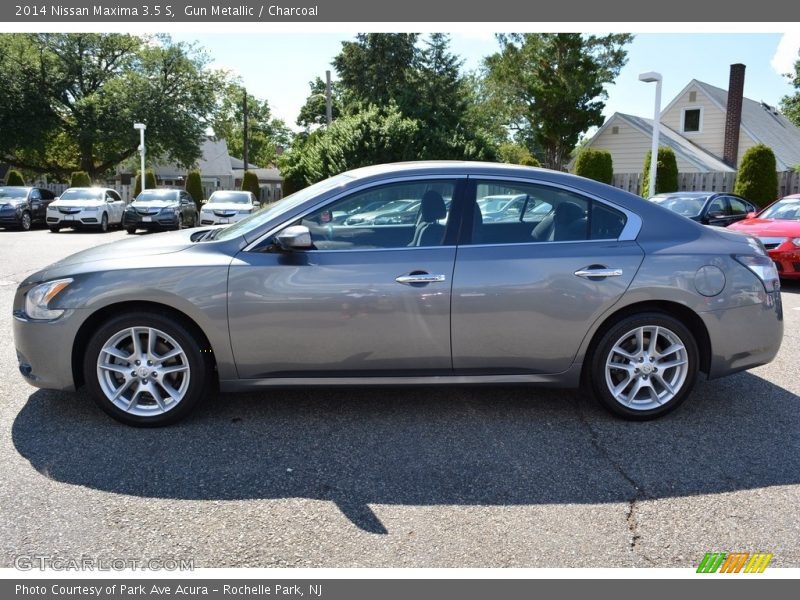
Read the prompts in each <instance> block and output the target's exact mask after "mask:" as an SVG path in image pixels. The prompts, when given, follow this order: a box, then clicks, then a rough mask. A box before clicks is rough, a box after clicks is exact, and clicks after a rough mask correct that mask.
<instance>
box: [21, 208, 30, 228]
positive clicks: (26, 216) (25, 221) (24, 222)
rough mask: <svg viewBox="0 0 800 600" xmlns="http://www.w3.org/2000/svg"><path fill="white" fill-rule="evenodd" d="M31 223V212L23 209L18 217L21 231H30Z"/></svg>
mask: <svg viewBox="0 0 800 600" xmlns="http://www.w3.org/2000/svg"><path fill="white" fill-rule="evenodd" d="M31 225H33V220H32V219H31V213H30V212H29V211H27V210H26V211H23V212H22V216H21V217H20V219H19V228H20V229H22V231H30V230H31Z"/></svg>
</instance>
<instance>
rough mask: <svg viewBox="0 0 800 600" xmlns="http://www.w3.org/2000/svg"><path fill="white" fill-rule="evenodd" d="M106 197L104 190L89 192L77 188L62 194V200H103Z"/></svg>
mask: <svg viewBox="0 0 800 600" xmlns="http://www.w3.org/2000/svg"><path fill="white" fill-rule="evenodd" d="M104 197H105V192H104V191H103V190H89V189H80V188H75V189H72V190H67V191H66V192H64V193H63V194H61V199H62V200H102V199H103V198H104Z"/></svg>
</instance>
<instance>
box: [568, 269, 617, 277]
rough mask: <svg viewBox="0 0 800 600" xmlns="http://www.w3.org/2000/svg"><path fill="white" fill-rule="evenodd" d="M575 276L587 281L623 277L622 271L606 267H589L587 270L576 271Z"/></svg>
mask: <svg viewBox="0 0 800 600" xmlns="http://www.w3.org/2000/svg"><path fill="white" fill-rule="evenodd" d="M575 275H577V276H578V277H583V278H585V279H593V278H595V277H619V276H620V275H622V269H609V268H606V267H589V268H587V269H580V270H578V271H575Z"/></svg>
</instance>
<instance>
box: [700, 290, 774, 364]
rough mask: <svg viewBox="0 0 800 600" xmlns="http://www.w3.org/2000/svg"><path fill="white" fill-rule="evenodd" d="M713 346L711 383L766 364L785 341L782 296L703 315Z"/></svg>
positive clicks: (765, 296)
mask: <svg viewBox="0 0 800 600" xmlns="http://www.w3.org/2000/svg"><path fill="white" fill-rule="evenodd" d="M700 318H702V319H703V322H704V323H705V326H706V329H707V330H708V336H709V340H710V342H711V364H710V368H709V372H708V378H709V379H715V378H717V377H723V376H725V375H730V374H731V373H736V372H737V371H743V370H745V369H751V368H753V367H758V366H760V365H764V364H767V363H768V362H770V361H771V360H772V359H773V358H775V355H776V354H778V350H779V349H780V347H781V342H782V340H783V304H782V303H781V295H780V292H772V293H769V294H767V293H766V292H765V293H764V301H763V302H762V303H760V304H753V305H749V306H740V307H738V308H726V309H722V310H714V311H709V312H703V313H700Z"/></svg>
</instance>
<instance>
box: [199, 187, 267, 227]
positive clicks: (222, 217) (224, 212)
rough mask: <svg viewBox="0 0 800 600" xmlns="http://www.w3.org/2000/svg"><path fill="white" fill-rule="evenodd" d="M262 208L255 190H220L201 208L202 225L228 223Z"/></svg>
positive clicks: (239, 219)
mask: <svg viewBox="0 0 800 600" xmlns="http://www.w3.org/2000/svg"><path fill="white" fill-rule="evenodd" d="M259 208H261V203H260V202H259V201H258V200H256V197H255V195H254V194H253V192H242V191H238V192H235V191H219V192H214V193H213V194H211V197H210V198H209V199H208V202H206V203H205V204H204V205H203V208H202V209H201V210H200V224H201V225H227V224H229V223H236V222H237V221H241V220H242V219H244V218H245V217H246V216H248V215H250V214H252V213H254V212H255V211H257V210H258V209H259Z"/></svg>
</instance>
